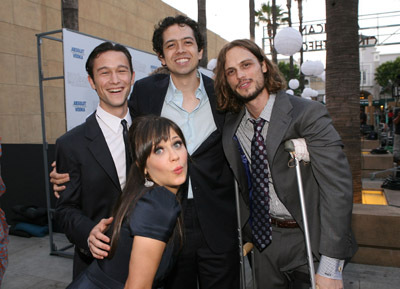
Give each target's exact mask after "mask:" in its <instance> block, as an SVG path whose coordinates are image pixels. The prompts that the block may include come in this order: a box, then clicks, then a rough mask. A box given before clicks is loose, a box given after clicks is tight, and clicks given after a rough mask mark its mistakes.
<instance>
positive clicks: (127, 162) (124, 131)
mask: <svg viewBox="0 0 400 289" xmlns="http://www.w3.org/2000/svg"><path fill="white" fill-rule="evenodd" d="M121 124H122V127H123V129H122V136H123V137H124V144H125V165H126V177H128V172H129V169H130V167H131V162H132V161H131V156H130V148H129V137H128V125H127V121H126V120H125V119H123V120H121Z"/></svg>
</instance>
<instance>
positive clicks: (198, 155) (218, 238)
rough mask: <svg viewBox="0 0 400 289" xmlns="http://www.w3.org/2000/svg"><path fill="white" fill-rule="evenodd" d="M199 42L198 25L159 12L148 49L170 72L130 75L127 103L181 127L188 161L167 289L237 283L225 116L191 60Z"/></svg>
mask: <svg viewBox="0 0 400 289" xmlns="http://www.w3.org/2000/svg"><path fill="white" fill-rule="evenodd" d="M203 46H204V41H203V37H202V36H201V34H200V32H199V28H198V24H197V23H196V22H195V21H193V20H191V19H189V18H187V17H185V16H181V15H179V16H176V17H167V18H165V19H163V20H161V21H160V23H159V24H158V26H157V28H156V29H155V31H154V34H153V50H154V51H155V52H156V53H157V55H158V57H159V59H160V61H161V63H162V65H163V66H165V67H167V68H168V70H169V71H170V75H166V74H157V75H153V76H150V77H147V78H145V79H141V80H139V81H137V82H136V83H135V85H134V88H133V92H132V96H131V98H130V100H129V107H130V108H131V110H132V113H133V114H134V115H135V116H137V115H143V114H149V113H152V114H156V115H161V116H164V117H167V118H170V119H171V120H173V121H175V122H176V123H177V124H178V125H179V127H180V128H181V129H182V131H183V133H184V135H185V139H186V143H187V147H188V151H189V154H190V159H191V161H190V162H189V189H188V192H187V198H186V200H185V201H184V203H183V208H184V218H183V219H184V223H185V231H184V234H185V239H184V247H183V250H182V251H181V252H180V254H179V257H178V261H177V264H176V266H175V268H174V270H173V272H172V274H171V275H170V277H169V280H168V286H167V288H173V289H179V288H182V289H196V288H198V287H197V283H198V284H199V286H200V288H221V289H236V288H239V257H238V256H239V255H238V245H237V244H238V243H237V231H236V215H235V203H234V188H233V177H232V174H231V171H230V169H229V167H228V164H227V162H226V159H225V157H224V154H223V150H222V142H221V137H222V127H223V123H224V119H225V115H224V114H223V113H220V112H218V111H217V110H216V99H215V95H214V89H213V81H212V80H211V79H210V78H208V77H207V76H205V75H202V74H201V73H200V72H199V71H198V69H197V67H198V63H199V60H200V59H201V58H202V53H203Z"/></svg>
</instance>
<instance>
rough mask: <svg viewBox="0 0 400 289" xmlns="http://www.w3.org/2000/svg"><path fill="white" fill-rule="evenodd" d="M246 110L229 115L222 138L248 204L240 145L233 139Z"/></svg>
mask: <svg viewBox="0 0 400 289" xmlns="http://www.w3.org/2000/svg"><path fill="white" fill-rule="evenodd" d="M244 112H245V110H244V108H243V109H242V110H241V111H240V112H239V113H238V114H231V113H228V114H227V115H226V120H225V126H224V133H223V137H222V143H223V146H224V151H225V155H226V157H227V159H228V161H229V164H230V166H231V168H232V171H233V173H234V174H235V177H236V179H237V181H238V184H239V187H240V192H241V194H242V196H243V199H244V200H245V202H246V203H247V204H248V203H249V194H248V183H247V176H246V171H245V169H244V167H243V162H242V159H241V157H240V153H239V149H238V144H237V142H236V141H235V140H234V139H233V137H234V135H235V133H236V130H237V128H238V126H239V124H240V122H241V120H242V118H243V115H244Z"/></svg>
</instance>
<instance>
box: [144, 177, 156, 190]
mask: <svg viewBox="0 0 400 289" xmlns="http://www.w3.org/2000/svg"><path fill="white" fill-rule="evenodd" d="M144 186H145V187H146V188H150V187H152V186H154V182H152V181H150V180H149V179H148V178H147V177H144Z"/></svg>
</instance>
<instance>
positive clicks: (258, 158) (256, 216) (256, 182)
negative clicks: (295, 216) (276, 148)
mask: <svg viewBox="0 0 400 289" xmlns="http://www.w3.org/2000/svg"><path fill="white" fill-rule="evenodd" d="M250 121H251V122H252V123H253V125H254V136H253V139H252V140H251V180H252V186H253V192H252V223H251V225H252V226H251V227H252V234H253V243H254V244H255V246H256V247H257V249H258V250H259V251H262V250H264V249H265V248H266V247H267V246H268V245H269V243H271V240H272V228H271V218H270V215H269V188H268V174H269V172H268V160H267V148H266V145H265V142H264V138H263V136H262V134H261V131H262V129H263V127H264V124H265V120H263V119H262V118H260V119H258V120H250Z"/></svg>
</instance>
